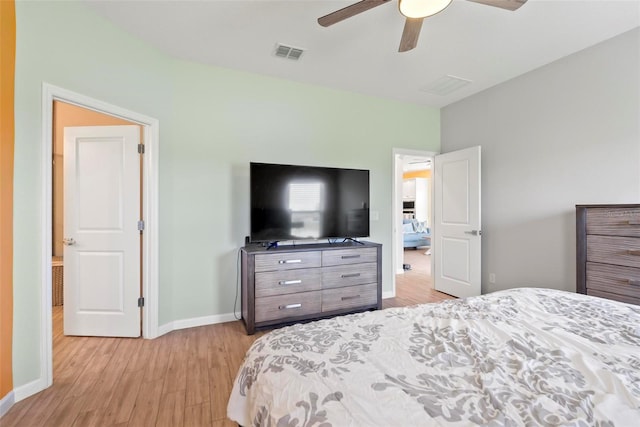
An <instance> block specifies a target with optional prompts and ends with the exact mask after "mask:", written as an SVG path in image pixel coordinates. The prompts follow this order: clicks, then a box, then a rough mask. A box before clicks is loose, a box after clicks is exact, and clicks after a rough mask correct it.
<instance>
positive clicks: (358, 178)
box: [249, 162, 369, 242]
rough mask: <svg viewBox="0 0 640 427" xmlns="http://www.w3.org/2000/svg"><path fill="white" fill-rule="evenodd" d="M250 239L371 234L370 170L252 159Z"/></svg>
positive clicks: (338, 236)
mask: <svg viewBox="0 0 640 427" xmlns="http://www.w3.org/2000/svg"><path fill="white" fill-rule="evenodd" d="M249 181H250V198H251V202H250V204H251V240H252V241H254V242H273V241H282V240H306V239H315V240H317V239H328V238H355V237H368V236H369V171H368V170H360V169H340V168H327V167H317V166H296V165H279V164H270V163H253V162H252V163H251V164H250V178H249Z"/></svg>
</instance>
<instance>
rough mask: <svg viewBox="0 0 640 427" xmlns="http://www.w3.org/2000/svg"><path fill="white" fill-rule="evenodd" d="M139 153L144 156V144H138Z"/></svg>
mask: <svg viewBox="0 0 640 427" xmlns="http://www.w3.org/2000/svg"><path fill="white" fill-rule="evenodd" d="M138 153H140V154H144V144H138Z"/></svg>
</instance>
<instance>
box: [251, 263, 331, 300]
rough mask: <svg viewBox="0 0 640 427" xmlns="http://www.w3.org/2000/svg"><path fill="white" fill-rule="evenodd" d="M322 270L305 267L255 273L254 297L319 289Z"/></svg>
mask: <svg viewBox="0 0 640 427" xmlns="http://www.w3.org/2000/svg"><path fill="white" fill-rule="evenodd" d="M321 271H322V270H321V269H320V268H307V269H298V270H285V271H263V272H260V273H256V282H255V283H256V284H255V286H256V297H257V298H260V297H266V296H270V295H281V294H292V293H296V292H306V291H319V290H320V289H321V288H322V272H321Z"/></svg>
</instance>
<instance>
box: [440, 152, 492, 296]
mask: <svg viewBox="0 0 640 427" xmlns="http://www.w3.org/2000/svg"><path fill="white" fill-rule="evenodd" d="M434 187H435V188H434V194H435V203H434V208H435V209H434V230H433V240H432V242H431V244H432V247H433V260H434V263H433V266H434V272H433V280H434V287H435V289H436V290H438V291H440V292H444V293H447V294H449V295H453V296H456V297H468V296H474V295H480V292H481V243H482V238H481V235H482V232H481V230H480V218H481V217H480V147H479V146H478V147H471V148H467V149H464V150H460V151H454V152H451V153H445V154H440V155H437V156H435V161H434Z"/></svg>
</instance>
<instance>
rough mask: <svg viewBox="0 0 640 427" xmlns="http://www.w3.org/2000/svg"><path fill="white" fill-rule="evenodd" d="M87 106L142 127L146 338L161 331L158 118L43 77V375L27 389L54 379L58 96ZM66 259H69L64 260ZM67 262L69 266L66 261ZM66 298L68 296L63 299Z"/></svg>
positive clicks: (36, 387) (75, 103)
mask: <svg viewBox="0 0 640 427" xmlns="http://www.w3.org/2000/svg"><path fill="white" fill-rule="evenodd" d="M56 101H58V102H62V103H66V104H69V105H71V106H76V107H82V108H84V109H87V110H90V111H92V112H96V113H102V114H105V115H107V116H109V117H111V118H118V119H122V120H125V121H127V122H130V123H133V124H135V125H137V126H140V127H141V132H142V141H143V143H144V147H145V156H144V160H143V164H144V167H143V179H142V182H143V185H142V186H143V190H142V192H143V198H142V211H143V220H144V228H145V230H144V231H145V234H144V235H143V237H142V241H143V257H142V258H143V261H142V264H141V268H142V277H143V282H142V289H143V295H144V296H145V303H144V309H143V314H142V335H143V337H144V338H156V337H157V336H158V297H157V295H158V244H157V242H158V240H157V236H158V158H157V152H158V136H159V122H158V120H157V119H154V118H152V117H149V116H146V115H142V114H139V113H136V112H133V111H129V110H126V109H123V108H121V107H118V106H115V105H111V104H108V103H105V102H102V101H98V100H95V99H92V98H90V97H87V96H85V95H81V94H78V93H75V92H72V91H69V90H66V89H63V88H59V87H56V86H53V85H49V84H47V83H43V90H42V109H43V114H42V129H43V138H42V171H43V174H42V176H43V181H42V182H43V185H42V190H43V191H42V206H43V213H44V214H43V221H42V232H41V235H42V248H43V251H42V261H41V265H42V271H43V274H42V292H41V296H42V298H41V310H42V313H44V314H43V316H42V317H41V331H42V334H41V354H42V357H41V359H40V360H41V376H40V378H39V379H38V381H35V382H33V383H32V384H31V385H30V387H29V390H28V392H26V395H31V394H33V393H36V392H38V391H41V390H43V389H45V388H47V387H49V386H50V385H51V384H52V383H53V292H54V289H53V279H54V277H53V275H54V274H55V273H54V272H53V271H52V267H53V265H52V264H53V254H54V253H53V246H54V239H53V233H54V232H53V228H54V227H53V211H54V206H53V164H52V163H53V162H52V159H53V158H54V154H53V141H54V120H55V115H54V102H56ZM63 264H64V261H63ZM63 268H64V267H63ZM63 304H64V302H63Z"/></svg>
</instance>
